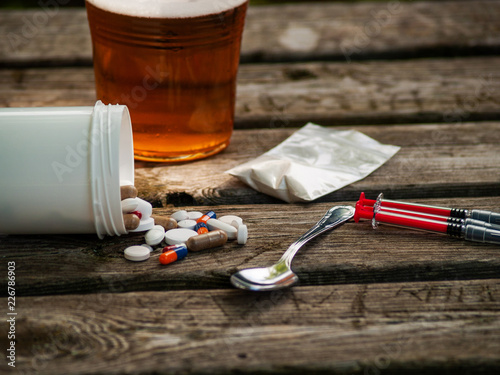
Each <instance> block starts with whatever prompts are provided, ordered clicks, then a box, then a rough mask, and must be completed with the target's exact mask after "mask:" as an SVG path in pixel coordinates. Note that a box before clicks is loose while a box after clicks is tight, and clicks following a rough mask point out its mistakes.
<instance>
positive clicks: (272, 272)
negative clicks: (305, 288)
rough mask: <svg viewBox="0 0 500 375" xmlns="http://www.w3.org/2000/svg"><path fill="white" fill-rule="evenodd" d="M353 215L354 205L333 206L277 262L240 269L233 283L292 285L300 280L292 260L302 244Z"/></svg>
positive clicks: (250, 287)
mask: <svg viewBox="0 0 500 375" xmlns="http://www.w3.org/2000/svg"><path fill="white" fill-rule="evenodd" d="M353 217H354V207H351V206H335V207H332V208H331V209H329V210H328V211H327V212H326V214H325V215H324V216H323V217H322V218H321V220H320V221H318V223H316V225H314V226H313V227H312V228H311V229H309V230H308V231H307V232H306V233H304V234H303V235H302V236H301V237H300V238H299V239H298V240H297V241H295V242H294V243H293V244H291V245H290V247H289V248H288V250H287V251H286V252H285V253H284V254H283V256H282V257H281V259H280V260H279V261H278V262H277V263H276V264H274V265H272V266H269V267H259V268H247V269H244V270H241V271H238V272H236V273H235V274H234V275H232V276H231V283H232V284H233V285H234V286H235V287H237V288H241V289H246V290H253V291H269V290H277V289H282V288H287V287H289V286H292V285H293V284H295V283H296V282H297V281H298V280H299V278H298V277H297V275H296V274H295V273H293V271H292V268H291V265H292V260H293V257H294V256H295V254H296V253H297V251H298V250H299V249H300V248H301V247H302V245H304V244H305V243H306V242H307V241H309V240H311V239H312V238H314V237H316V236H318V235H320V234H321V233H323V232H326V231H327V230H329V229H333V228H336V227H338V226H340V225H342V224H343V223H345V222H346V221H348V220H350V219H352V218H353Z"/></svg>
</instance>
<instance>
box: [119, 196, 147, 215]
mask: <svg viewBox="0 0 500 375" xmlns="http://www.w3.org/2000/svg"><path fill="white" fill-rule="evenodd" d="M121 204H122V212H123V213H124V214H126V213H129V212H132V211H135V210H137V207H138V206H139V201H138V199H137V198H126V199H124V200H122V202H121ZM141 213H142V212H141Z"/></svg>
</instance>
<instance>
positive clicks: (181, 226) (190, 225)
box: [177, 219, 196, 230]
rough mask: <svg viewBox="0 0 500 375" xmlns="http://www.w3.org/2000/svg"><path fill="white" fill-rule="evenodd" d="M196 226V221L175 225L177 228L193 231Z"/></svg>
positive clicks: (182, 221)
mask: <svg viewBox="0 0 500 375" xmlns="http://www.w3.org/2000/svg"><path fill="white" fill-rule="evenodd" d="M195 226H196V221H194V220H189V219H188V220H181V221H179V222H178V223H177V227H178V228H186V229H191V230H194V227H195Z"/></svg>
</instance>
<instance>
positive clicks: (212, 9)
mask: <svg viewBox="0 0 500 375" xmlns="http://www.w3.org/2000/svg"><path fill="white" fill-rule="evenodd" d="M87 1H88V2H89V3H91V4H92V5H94V6H96V7H98V8H100V9H103V10H106V11H108V12H111V13H119V14H123V15H126V16H135V17H147V18H187V17H199V16H205V15H209V14H217V13H221V12H224V11H227V10H230V9H233V8H235V7H237V6H239V5H241V4H243V3H245V2H246V1H247V0H87Z"/></svg>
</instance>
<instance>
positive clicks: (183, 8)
mask: <svg viewBox="0 0 500 375" xmlns="http://www.w3.org/2000/svg"><path fill="white" fill-rule="evenodd" d="M247 3H248V1H247V0H195V1H193V0H155V1H150V2H148V1H141V2H138V1H137V0H87V3H86V5H87V14H88V19H89V25H90V31H91V35H92V44H93V56H94V72H95V79H96V91H97V97H98V99H100V100H102V101H103V102H105V103H107V104H108V103H112V104H116V103H119V104H125V105H127V106H128V107H129V110H130V113H131V117H132V126H133V132H134V154H135V157H136V159H139V160H147V161H180V160H193V159H198V158H202V157H206V156H209V155H212V154H214V153H217V152H219V151H221V150H223V149H224V148H225V147H227V145H228V144H229V139H230V137H231V133H232V130H233V120H234V103H235V92H236V74H237V70H238V62H239V54H240V43H241V34H242V32H243V25H244V20H245V13H246V9H247Z"/></svg>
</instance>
